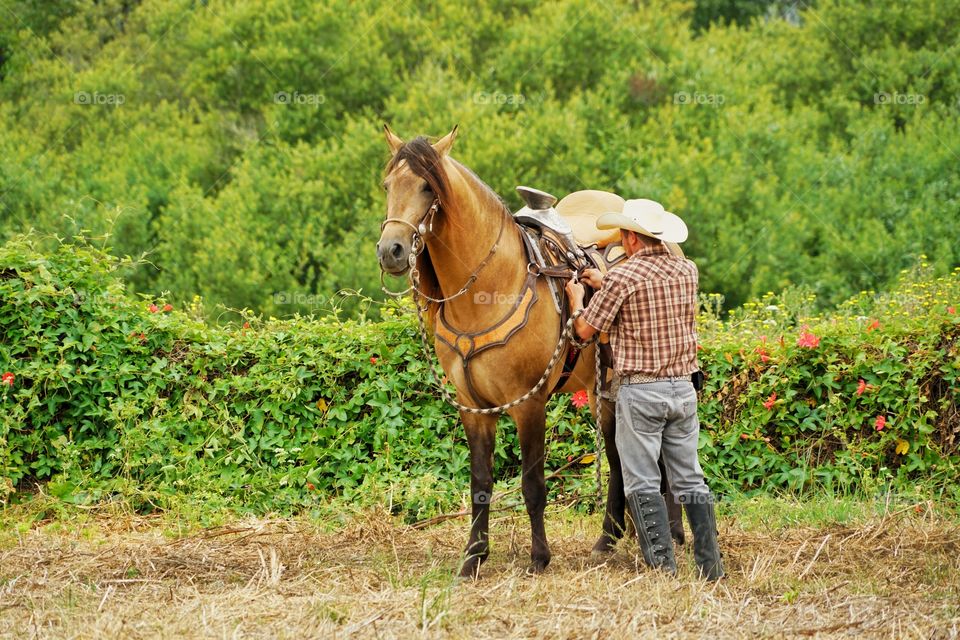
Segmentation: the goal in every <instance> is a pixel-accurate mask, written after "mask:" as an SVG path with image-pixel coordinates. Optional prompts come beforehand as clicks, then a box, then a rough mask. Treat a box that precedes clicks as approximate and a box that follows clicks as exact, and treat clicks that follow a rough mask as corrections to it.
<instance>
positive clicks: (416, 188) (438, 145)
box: [377, 125, 457, 275]
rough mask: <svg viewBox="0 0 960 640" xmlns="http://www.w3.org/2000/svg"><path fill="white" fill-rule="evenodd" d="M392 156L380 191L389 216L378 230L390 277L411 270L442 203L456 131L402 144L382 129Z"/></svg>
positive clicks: (382, 261)
mask: <svg viewBox="0 0 960 640" xmlns="http://www.w3.org/2000/svg"><path fill="white" fill-rule="evenodd" d="M383 130H384V133H385V135H386V139H387V145H388V146H389V147H390V152H391V154H392V157H391V158H390V162H389V163H388V164H387V168H386V171H385V177H384V180H383V187H384V189H385V190H386V192H387V217H386V219H385V220H384V221H383V224H382V225H381V226H380V229H381V233H380V240H379V242H377V259H378V260H379V262H380V268H381V269H382V270H383V271H384V272H386V273H389V274H391V275H403V274H404V273H406V272H407V271H408V270H409V269H410V264H411V257H415V256H416V254H417V253H418V252H419V251H420V250H422V248H423V244H422V243H423V238H424V237H425V236H426V235H427V234H428V233H429V232H430V228H431V226H432V224H433V216H434V215H436V213H437V212H438V210H439V209H440V208H441V207H442V206H443V205H444V204H445V202H444V201H445V200H446V198H447V191H448V182H447V175H446V172H445V171H444V166H443V161H444V158H445V157H446V156H447V154H448V153H449V152H450V148H451V147H452V146H453V141H454V140H455V139H456V137H457V127H454V128H453V130H452V131H450V133H448V134H447V135H445V136H444V137H443V138H441V139H440V140H438V141H437V142H435V143H433V144H431V143H430V142H429V141H428V140H427V139H426V138H424V137H417V138H414V139H413V140H411V141H409V142H404V141H403V140H402V139H400V137H398V136H397V135H396V134H395V133H394V132H393V131H391V130H390V127H388V126H387V125H384V126H383Z"/></svg>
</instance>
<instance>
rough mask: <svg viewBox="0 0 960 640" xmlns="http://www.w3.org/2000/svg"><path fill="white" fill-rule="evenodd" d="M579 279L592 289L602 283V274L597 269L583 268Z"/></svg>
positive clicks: (597, 287)
mask: <svg viewBox="0 0 960 640" xmlns="http://www.w3.org/2000/svg"><path fill="white" fill-rule="evenodd" d="M580 281H581V282H585V283H587V284H588V285H590V286H591V287H593V288H594V289H599V288H600V286H601V285H602V284H603V274H602V273H600V270H599V269H584V270H583V274H582V275H581V276H580Z"/></svg>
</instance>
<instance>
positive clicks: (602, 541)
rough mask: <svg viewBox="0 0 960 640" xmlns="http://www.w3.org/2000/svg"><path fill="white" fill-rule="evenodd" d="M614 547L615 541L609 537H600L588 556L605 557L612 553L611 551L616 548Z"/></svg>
mask: <svg viewBox="0 0 960 640" xmlns="http://www.w3.org/2000/svg"><path fill="white" fill-rule="evenodd" d="M616 546H617V541H616V540H614V539H613V538H611V537H609V536H606V535H602V536H600V537H599V538H597V541H596V542H595V543H594V545H593V549H591V551H590V555H591V556H592V557H598V556H607V555H609V554H611V553H613V550H614V549H615V548H616Z"/></svg>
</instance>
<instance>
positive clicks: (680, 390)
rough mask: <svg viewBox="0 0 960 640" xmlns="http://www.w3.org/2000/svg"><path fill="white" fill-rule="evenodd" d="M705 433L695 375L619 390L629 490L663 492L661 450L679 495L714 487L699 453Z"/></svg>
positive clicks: (620, 430) (619, 439) (626, 490)
mask: <svg viewBox="0 0 960 640" xmlns="http://www.w3.org/2000/svg"><path fill="white" fill-rule="evenodd" d="M699 433H700V421H699V420H698V419H697V392H696V390H694V388H693V383H691V382H690V381H689V380H676V381H665V382H648V383H644V384H628V385H622V386H621V387H620V391H619V392H618V393H617V451H619V453H620V462H621V464H622V465H623V489H624V493H625V494H626V495H628V496H629V495H632V494H634V493H660V469H659V467H657V459H658V458H659V457H660V453H661V452H662V453H663V464H664V467H665V468H666V470H667V479H668V480H669V481H670V488H671V489H672V491H673V493H674V494H675V495H677V496H684V495H686V494H692V493H709V491H710V490H709V489H708V488H707V485H706V483H705V482H704V480H703V469H701V468H700V461H699V460H698V459H697V440H698V436H699Z"/></svg>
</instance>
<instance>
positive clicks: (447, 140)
mask: <svg viewBox="0 0 960 640" xmlns="http://www.w3.org/2000/svg"><path fill="white" fill-rule="evenodd" d="M459 128H460V125H458V124H457V125H454V127H453V129H452V130H451V131H450V133H448V134H447V135H445V136H443V137H442V138H440V139H439V140H437V141H436V142H435V143H434V145H433V149H434V151H436V152H437V154H439V155H440V156H445V155H447V154H448V153H450V147H452V146H453V141H454V140H456V139H457V129H459Z"/></svg>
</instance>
